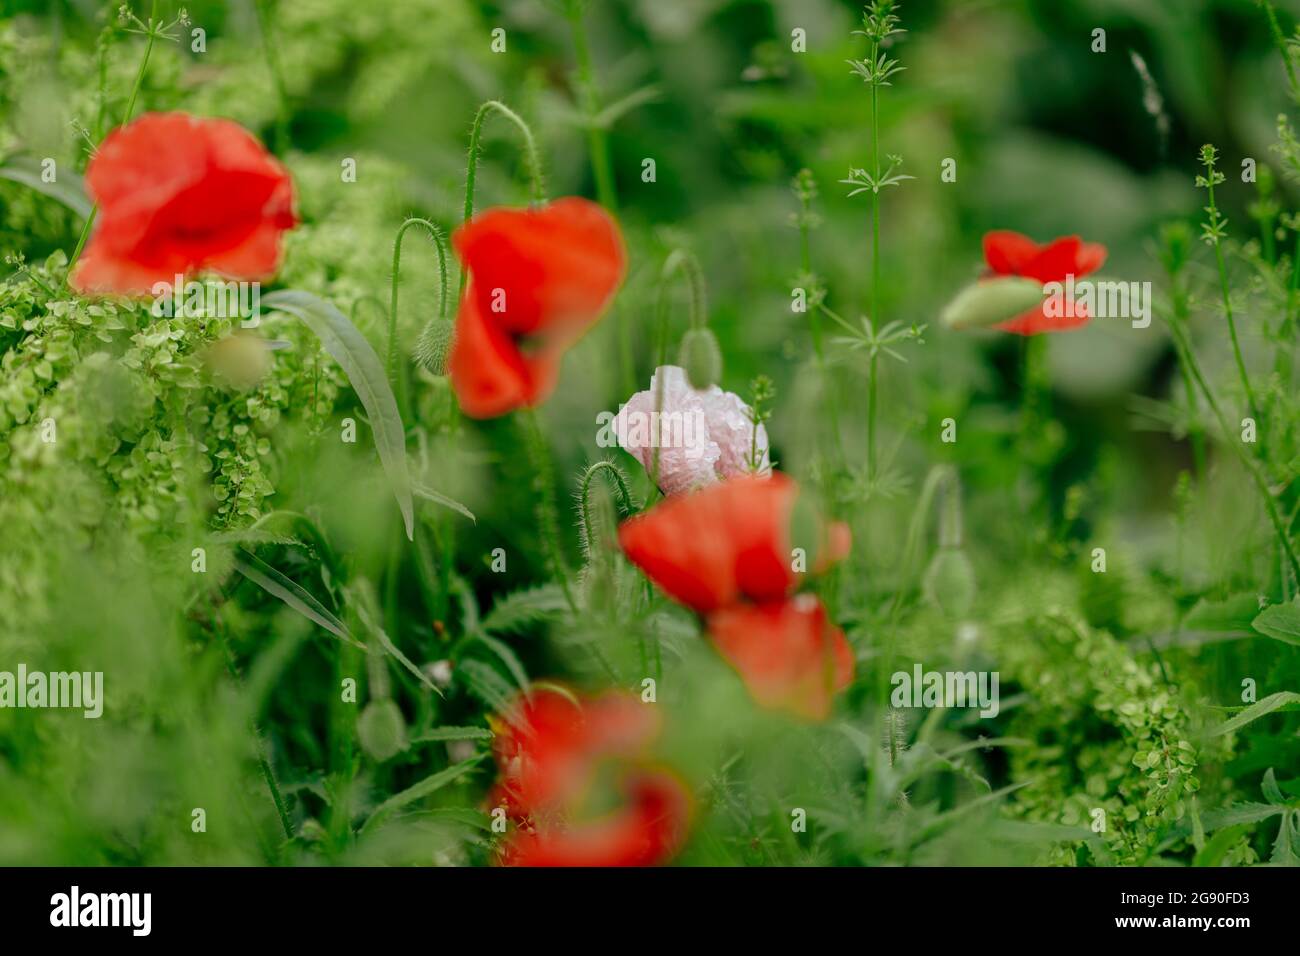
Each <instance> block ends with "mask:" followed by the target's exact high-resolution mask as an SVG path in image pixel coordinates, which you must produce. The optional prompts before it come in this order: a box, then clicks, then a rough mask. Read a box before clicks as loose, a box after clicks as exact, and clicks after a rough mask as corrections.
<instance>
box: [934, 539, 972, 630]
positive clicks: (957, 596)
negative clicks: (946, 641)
mask: <svg viewBox="0 0 1300 956" xmlns="http://www.w3.org/2000/svg"><path fill="white" fill-rule="evenodd" d="M924 586H925V596H926V598H927V599H928V600H929V601H930V603H932V604H934V605H935V606H936V607H937V608H939V610H941V611H943V613H944V614H947V615H948V616H949V617H961V616H962V615H963V614H965V613H966V612H967V611H969V610H970V608H971V605H972V604H973V603H974V601H975V569H974V568H973V567H972V566H971V563H970V558H968V557H966V552H965V551H963V550H962V549H961V548H940V549H939V550H938V551H936V552H935V554H934V558H933V559H932V560H931V561H930V566H929V567H928V568H926V570H925V584H924Z"/></svg>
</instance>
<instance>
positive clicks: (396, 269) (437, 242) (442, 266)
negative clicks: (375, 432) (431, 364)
mask: <svg viewBox="0 0 1300 956" xmlns="http://www.w3.org/2000/svg"><path fill="white" fill-rule="evenodd" d="M413 226H419V227H421V228H422V229H424V230H425V231H426V232H428V234H429V238H430V239H431V240H433V246H434V248H435V249H437V250H438V281H439V290H440V291H439V295H438V317H439V318H443V319H445V318H446V317H447V235H446V233H444V232H443V231H442V230H441V229H439V228H438V227H437V226H435V225H434V224H433V223H431V222H430V221H429V220H427V219H422V218H420V217H419V216H411V217H410V218H408V219H407V220H406V221H405V222H403V223H402V225H401V226H400V227H398V230H397V237H396V238H395V239H394V240H393V277H392V291H391V294H390V296H389V300H388V353H387V357H386V361H385V363H384V368H385V371H387V373H388V382H389V384H390V385H392V386H393V387H394V388H396V387H397V288H398V286H399V285H400V284H401V268H402V237H403V236H405V235H406V230H408V229H410V228H412V227H413Z"/></svg>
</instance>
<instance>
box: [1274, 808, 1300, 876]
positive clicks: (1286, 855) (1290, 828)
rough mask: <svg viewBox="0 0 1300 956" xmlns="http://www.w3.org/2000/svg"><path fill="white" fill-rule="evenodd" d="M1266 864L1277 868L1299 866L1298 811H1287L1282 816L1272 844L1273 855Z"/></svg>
mask: <svg viewBox="0 0 1300 956" xmlns="http://www.w3.org/2000/svg"><path fill="white" fill-rule="evenodd" d="M1268 862H1270V863H1274V864H1276V865H1278V866H1300V811H1296V810H1288V811H1287V812H1286V813H1284V814H1282V822H1281V825H1280V826H1279V827H1278V828H1277V839H1276V840H1275V841H1274V842H1273V855H1272V856H1271V857H1269V858H1268Z"/></svg>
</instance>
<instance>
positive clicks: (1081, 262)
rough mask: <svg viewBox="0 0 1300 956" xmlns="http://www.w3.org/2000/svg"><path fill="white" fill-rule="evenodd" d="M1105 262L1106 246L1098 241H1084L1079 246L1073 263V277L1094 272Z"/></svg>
mask: <svg viewBox="0 0 1300 956" xmlns="http://www.w3.org/2000/svg"><path fill="white" fill-rule="evenodd" d="M1105 262H1106V247H1105V246H1103V245H1102V244H1101V243H1099V242H1085V243H1083V244H1082V245H1080V246H1079V254H1078V256H1077V257H1076V259H1075V263H1074V277H1075V278H1076V279H1077V278H1079V277H1080V276H1086V275H1087V274H1088V273H1090V272H1096V271H1097V270H1098V269H1100V268H1101V267H1102V265H1103V264H1105Z"/></svg>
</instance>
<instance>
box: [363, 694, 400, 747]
mask: <svg viewBox="0 0 1300 956" xmlns="http://www.w3.org/2000/svg"><path fill="white" fill-rule="evenodd" d="M357 738H358V739H359V740H360V741H361V749H362V750H364V751H365V752H366V754H367V755H369V756H370V757H371V759H373V760H377V761H379V762H380V763H382V762H383V761H385V760H387V759H388V758H389V757H392V756H393V755H394V754H396V753H398V751H401V750H404V749H405V748H406V722H405V721H404V720H403V719H402V711H401V710H400V709H399V708H398V706H397V705H396V704H395V703H393V701H392V699H391V698H388V697H381V698H379V699H377V700H372V701H371V702H370V703H368V704H366V709H365V710H363V711H362V712H361V716H360V717H358V718H357Z"/></svg>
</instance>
